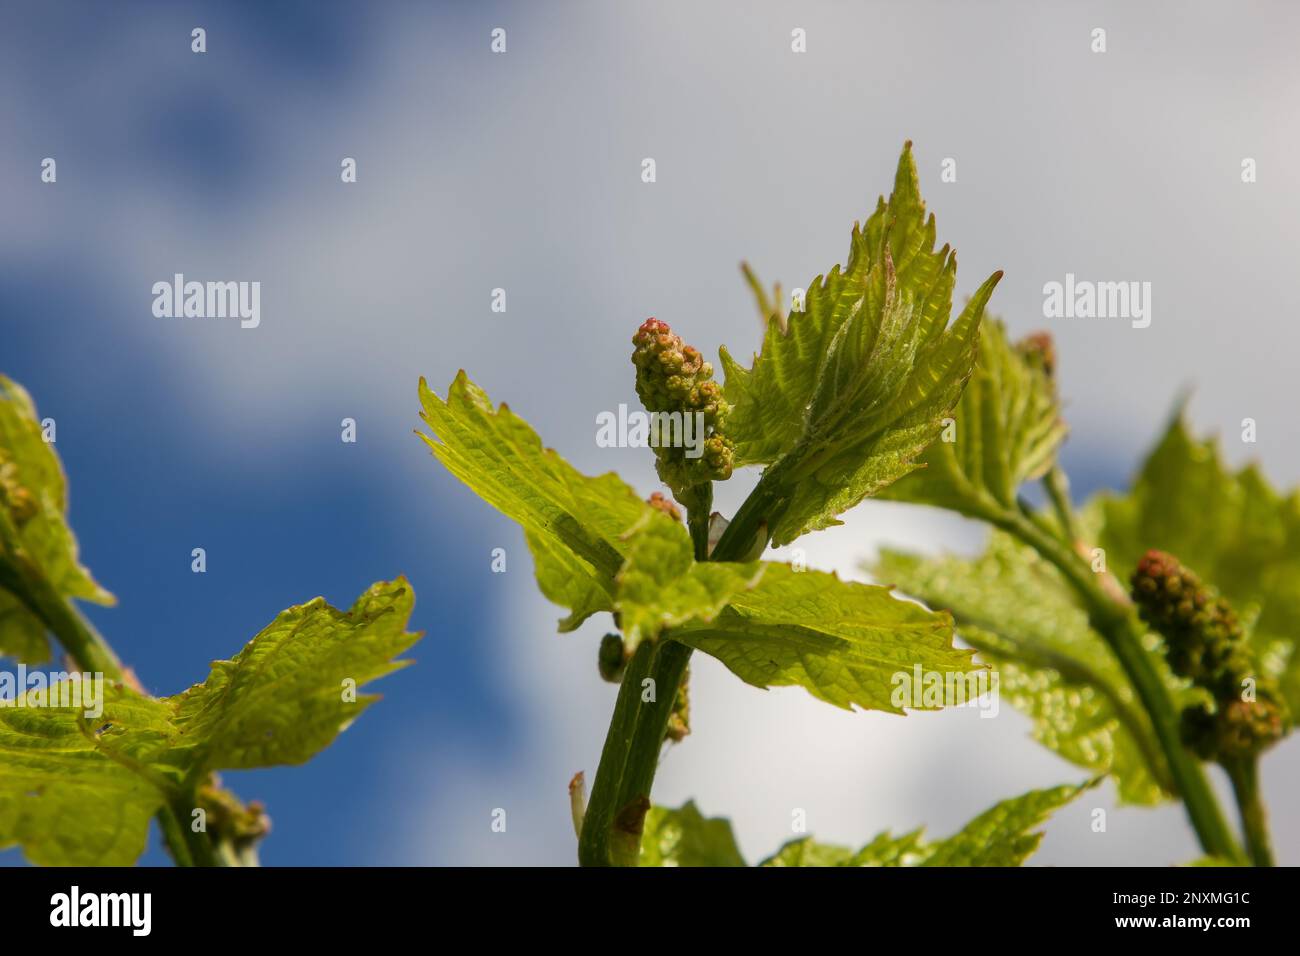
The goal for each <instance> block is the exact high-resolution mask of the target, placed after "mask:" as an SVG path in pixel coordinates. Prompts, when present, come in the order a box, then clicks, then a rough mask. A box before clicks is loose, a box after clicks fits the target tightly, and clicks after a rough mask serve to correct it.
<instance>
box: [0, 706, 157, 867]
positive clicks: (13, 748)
mask: <svg viewBox="0 0 1300 956" xmlns="http://www.w3.org/2000/svg"><path fill="white" fill-rule="evenodd" d="M58 686H59V687H62V686H63V685H62V684H59V685H58ZM104 698H105V699H104V701H103V714H102V716H101V717H100V718H98V719H95V720H89V719H87V718H86V717H85V716H84V714H85V709H86V708H75V707H58V708H55V707H32V708H26V707H18V706H3V707H0V849H3V848H7V847H10V846H15V845H17V846H21V847H23V850H24V852H25V854H26V856H27V859H28V860H30V861H31V862H32V863H35V864H37V865H39V866H69V865H77V866H128V865H130V864H131V863H134V862H135V860H136V858H137V857H139V856H140V854H141V853H142V852H144V848H145V842H146V840H147V838H148V833H149V819H150V817H152V816H153V815H154V813H155V812H157V810H158V808H159V807H161V806H162V805H163V802H164V795H163V791H162V790H161V789H160V788H159V786H158V785H156V784H155V782H154V781H153V780H152V779H151V776H152V775H153V774H155V773H157V774H158V775H160V776H161V774H162V771H161V770H158V771H154V770H151V771H150V772H149V773H143V774H142V773H139V772H137V771H136V770H135V769H133V767H132V766H131V763H130V760H131V758H132V757H133V756H134V757H137V758H139V759H143V760H153V759H155V758H156V756H157V745H158V742H159V741H160V740H166V739H168V738H169V737H170V736H172V735H173V734H174V729H173V728H172V726H171V723H170V720H169V717H170V713H169V709H168V707H167V706H166V705H165V704H163V703H162V702H160V701H152V700H147V699H145V698H142V697H140V696H139V695H137V694H135V693H134V692H132V691H130V690H127V689H125V688H123V687H121V686H113V685H105V687H104ZM104 727H107V728H108V729H107V730H104V731H103V732H102V733H101V732H100V730H101V728H104ZM110 754H111V755H112V756H110ZM161 780H162V782H163V784H164V785H171V784H172V783H174V781H175V777H174V775H172V776H161Z"/></svg>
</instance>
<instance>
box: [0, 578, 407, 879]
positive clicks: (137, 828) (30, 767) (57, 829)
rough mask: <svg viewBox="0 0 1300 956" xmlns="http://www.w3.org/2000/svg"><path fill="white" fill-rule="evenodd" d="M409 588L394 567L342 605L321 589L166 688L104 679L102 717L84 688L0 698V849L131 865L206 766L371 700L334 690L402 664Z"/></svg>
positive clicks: (287, 753)
mask: <svg viewBox="0 0 1300 956" xmlns="http://www.w3.org/2000/svg"><path fill="white" fill-rule="evenodd" d="M412 600H413V599H412V596H411V590H410V587H409V585H407V584H406V582H405V581H404V580H402V579H399V580H397V581H394V582H391V583H379V584H376V585H374V586H372V587H371V588H370V589H369V590H368V591H367V592H366V593H365V594H363V595H362V596H361V597H360V598H359V599H358V601H357V602H356V604H355V605H353V607H352V609H351V610H350V611H348V612H346V613H345V612H341V611H338V610H336V609H334V608H332V607H330V606H329V605H328V604H326V603H325V602H324V601H323V600H322V599H320V598H317V599H315V600H313V601H310V602H308V603H307V604H304V605H301V606H298V607H293V608H290V609H289V610H287V611H284V612H283V613H282V614H280V615H279V616H278V617H277V618H276V619H275V621H273V622H272V623H271V624H270V625H269V626H268V627H267V628H265V629H264V630H263V631H262V632H261V633H259V634H258V635H257V636H256V637H254V638H253V640H252V641H250V642H249V643H248V645H247V646H245V648H244V649H243V651H241V652H240V654H239V655H238V656H236V658H235V659H234V660H232V661H219V662H217V663H215V664H213V666H212V672H211V674H210V675H209V677H208V679H207V681H206V682H204V683H203V684H199V685H196V686H194V687H191V688H190V689H189V690H187V691H185V692H184V693H182V694H179V695H177V696H176V697H172V698H167V699H163V700H154V699H151V698H147V697H143V696H141V695H139V694H137V693H135V692H134V691H132V690H130V689H128V688H126V687H125V686H123V685H121V684H105V685H104V695H103V696H104V701H103V713H102V715H101V716H99V717H94V718H91V717H87V716H86V711H87V710H90V709H92V708H91V703H92V702H91V701H89V700H86V699H85V698H83V699H82V700H81V701H80V702H77V701H75V700H69V699H67V698H65V699H64V700H62V701H60V702H61V703H80V704H81V706H61V707H50V706H39V707H38V706H24V707H19V706H0V848H4V847H8V846H13V845H20V846H22V847H23V849H24V852H25V853H26V855H27V857H28V859H30V860H31V861H32V862H33V863H37V864H44V865H82V866H91V865H104V866H118V865H129V864H130V863H133V862H134V861H135V859H136V858H137V857H138V856H139V855H140V853H141V852H142V851H143V849H144V846H145V841H146V838H147V834H148V827H149V819H150V817H152V816H153V814H154V813H156V812H157V811H158V809H159V808H161V807H162V806H164V805H165V804H169V803H171V802H172V801H173V800H175V799H182V800H183V799H188V798H189V797H191V796H192V794H193V792H194V789H195V787H196V786H197V784H199V783H200V782H202V780H203V779H205V778H206V775H207V773H208V772H209V771H213V770H226V769H244V768H250V767H266V766H272V765H276V764H297V763H302V762H304V761H306V760H308V759H309V758H310V757H312V756H313V755H314V754H315V753H316V752H318V751H319V750H320V749H321V748H323V747H325V746H327V745H328V744H329V743H330V742H331V741H332V740H333V739H334V737H335V736H336V735H337V734H338V733H339V732H340V731H341V730H343V729H344V728H345V727H346V726H347V725H348V724H350V723H351V722H352V721H353V720H354V719H355V718H356V717H357V716H358V715H359V714H360V713H361V712H362V711H363V710H364V709H365V708H366V707H367V706H369V705H370V704H371V703H372V702H373V701H374V700H376V699H377V698H375V697H373V696H369V695H360V696H358V695H354V694H351V693H345V691H349V690H351V689H355V688H360V687H361V686H362V685H364V684H366V683H367V682H369V681H371V680H373V679H375V678H378V677H382V676H383V675H385V674H387V673H390V672H391V671H393V670H395V669H396V668H397V667H400V666H402V662H394V661H393V657H394V656H395V655H397V654H400V653H401V652H402V651H404V650H406V649H407V648H408V647H410V646H411V645H412V644H413V643H414V642H415V641H416V640H417V639H418V637H419V635H416V634H410V633H407V632H406V631H405V626H406V621H407V618H408V617H409V615H410V612H411V605H412ZM347 680H351V681H355V684H354V685H345V684H344V681H347ZM56 686H57V687H58V688H64V687H65V686H66V687H69V688H70V687H71V686H72V684H71V682H70V681H63V682H60V683H58V684H57V685H56ZM60 692H61V693H62V691H60ZM349 698H353V699H349ZM24 699H25V700H26V701H29V702H30V701H31V700H32V696H31V695H30V694H28V695H25V698H24ZM48 702H53V699H52V698H51V699H50V700H48V701H46V703H48ZM183 822H184V823H185V824H188V822H189V821H183Z"/></svg>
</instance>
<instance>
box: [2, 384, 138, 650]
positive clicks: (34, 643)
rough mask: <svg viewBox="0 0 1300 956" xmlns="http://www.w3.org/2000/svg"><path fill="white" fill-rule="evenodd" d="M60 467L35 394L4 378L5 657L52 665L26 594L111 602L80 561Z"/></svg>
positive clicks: (3, 638) (104, 602) (3, 562)
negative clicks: (38, 412)
mask: <svg viewBox="0 0 1300 956" xmlns="http://www.w3.org/2000/svg"><path fill="white" fill-rule="evenodd" d="M67 511H68V493H67V483H66V481H65V479H64V476H63V466H62V465H61V464H60V462H59V456H58V455H57V454H55V451H54V446H53V445H52V444H51V443H49V442H47V441H46V440H45V438H44V436H43V434H42V430H41V421H40V419H39V418H38V417H37V415H36V406H35V405H34V404H33V402H32V399H31V396H29V395H28V394H27V392H26V391H25V390H24V389H23V387H22V386H21V385H19V384H18V383H17V382H14V381H13V380H11V379H9V378H6V377H5V376H3V375H0V563H2V564H3V568H0V571H3V572H4V573H3V576H0V655H5V654H7V655H11V656H13V657H16V658H18V659H19V660H21V661H25V662H30V663H35V662H38V661H44V660H48V659H49V656H50V653H49V644H48V642H47V641H46V638H45V625H44V624H43V623H42V622H41V621H40V619H39V618H38V617H36V615H35V614H33V613H32V612H31V610H30V609H29V607H28V606H27V604H26V599H25V598H24V595H23V593H21V592H25V591H28V590H30V589H31V588H34V587H39V588H42V589H48V591H49V592H50V593H52V594H53V595H56V596H57V597H58V598H61V599H66V598H80V599H82V600H86V601H94V602H96V603H98V604H112V603H114V598H113V595H111V594H109V593H108V592H107V591H105V590H104V589H103V588H102V587H100V586H99V585H98V584H97V583H95V580H94V579H93V578H92V577H91V576H90V572H89V571H87V570H86V569H85V568H84V567H82V566H81V563H80V562H79V561H78V560H77V542H76V539H75V538H74V537H73V536H72V530H71V529H70V528H69V527H68V521H67Z"/></svg>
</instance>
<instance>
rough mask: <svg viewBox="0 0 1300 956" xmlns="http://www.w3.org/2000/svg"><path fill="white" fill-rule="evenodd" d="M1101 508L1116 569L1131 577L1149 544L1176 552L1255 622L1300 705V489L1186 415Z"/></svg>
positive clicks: (1263, 663)
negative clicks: (1193, 431)
mask: <svg viewBox="0 0 1300 956" xmlns="http://www.w3.org/2000/svg"><path fill="white" fill-rule="evenodd" d="M1100 508H1101V514H1102V517H1103V526H1102V530H1101V539H1100V541H1101V545H1102V546H1103V547H1104V548H1105V549H1106V559H1107V563H1108V566H1109V568H1110V570H1111V571H1113V572H1114V573H1115V574H1117V575H1118V576H1120V578H1121V580H1123V581H1125V582H1127V581H1128V580H1129V578H1130V576H1131V575H1132V573H1133V569H1134V568H1135V567H1136V566H1137V562H1138V560H1139V559H1140V558H1141V556H1142V555H1143V554H1144V553H1145V552H1146V551H1147V550H1148V549H1150V548H1157V549H1159V550H1161V551H1167V552H1169V553H1170V554H1173V555H1175V556H1176V557H1177V558H1178V560H1179V561H1181V562H1182V563H1183V564H1184V565H1185V566H1187V567H1188V568H1191V569H1192V570H1193V571H1195V572H1196V573H1197V574H1198V575H1200V576H1201V578H1202V579H1204V580H1205V581H1207V582H1209V583H1210V584H1212V585H1213V586H1214V587H1215V588H1217V589H1218V590H1219V591H1220V592H1221V593H1222V594H1223V596H1224V597H1225V598H1227V599H1228V601H1229V602H1230V603H1231V604H1232V605H1233V607H1234V608H1235V609H1236V610H1237V611H1238V613H1240V614H1241V616H1242V618H1243V620H1245V621H1247V622H1251V625H1252V626H1251V628H1250V640H1251V644H1252V647H1253V648H1254V651H1255V656H1256V659H1257V660H1258V662H1259V664H1260V667H1261V668H1262V669H1263V671H1264V673H1265V675H1266V676H1268V677H1272V678H1276V679H1278V680H1279V682H1280V684H1281V686H1282V690H1283V693H1284V695H1285V696H1286V698H1287V702H1288V704H1289V705H1290V707H1291V709H1292V711H1294V712H1300V653H1297V651H1296V622H1297V621H1300V490H1293V491H1292V492H1290V494H1288V495H1286V496H1285V497H1283V496H1281V495H1279V494H1278V493H1277V492H1276V491H1275V490H1274V489H1273V488H1272V487H1271V486H1270V485H1269V483H1268V482H1267V480H1266V479H1265V478H1264V476H1263V475H1262V474H1261V473H1260V471H1259V469H1258V468H1257V467H1256V466H1254V465H1251V466H1248V467H1246V468H1243V469H1242V470H1240V471H1236V472H1233V471H1231V470H1230V469H1228V468H1227V467H1226V466H1225V465H1224V463H1223V460H1222V458H1221V456H1220V454H1219V450H1218V447H1217V445H1216V444H1215V443H1214V442H1212V441H1208V442H1202V441H1197V440H1196V439H1194V438H1193V437H1192V436H1191V435H1190V434H1189V433H1188V430H1187V426H1186V424H1185V423H1184V421H1183V418H1182V416H1181V414H1180V415H1178V416H1177V417H1175V418H1174V420H1173V421H1172V422H1171V423H1170V425H1169V427H1168V429H1167V430H1166V432H1165V435H1164V437H1163V438H1162V439H1161V441H1160V443H1159V444H1158V445H1157V446H1156V448H1155V449H1154V450H1153V451H1152V452H1151V454H1150V456H1148V458H1147V460H1146V462H1145V463H1144V464H1143V465H1142V469H1141V471H1140V472H1139V473H1138V476H1137V478H1136V480H1135V481H1134V482H1133V487H1132V489H1131V490H1130V491H1129V493H1128V494H1126V495H1104V496H1102V498H1101V502H1100Z"/></svg>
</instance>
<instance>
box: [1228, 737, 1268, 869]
mask: <svg viewBox="0 0 1300 956" xmlns="http://www.w3.org/2000/svg"><path fill="white" fill-rule="evenodd" d="M1223 769H1224V770H1226V771H1227V773H1228V779H1229V780H1231V781H1232V792H1233V794H1234V795H1235V796H1236V798H1237V808H1238V809H1239V810H1240V811H1241V829H1242V832H1244V833H1245V834H1246V848H1247V849H1248V850H1249V851H1250V859H1251V862H1253V863H1254V864H1255V865H1256V866H1274V865H1275V864H1274V861H1273V844H1272V841H1271V840H1270V839H1269V836H1268V815H1267V814H1266V813H1265V812H1264V803H1263V801H1262V800H1260V797H1259V758H1258V757H1243V758H1241V759H1239V760H1229V761H1224V763H1223Z"/></svg>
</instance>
